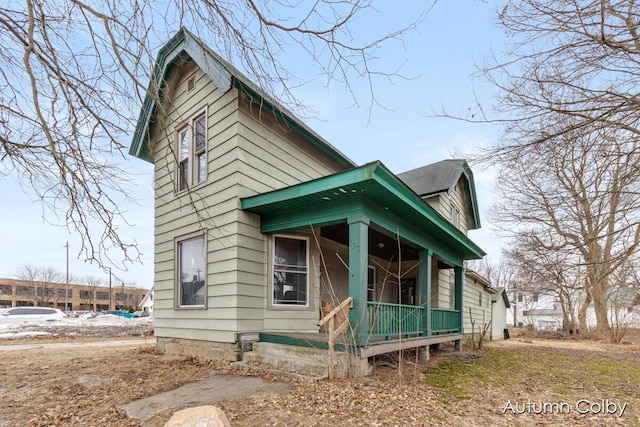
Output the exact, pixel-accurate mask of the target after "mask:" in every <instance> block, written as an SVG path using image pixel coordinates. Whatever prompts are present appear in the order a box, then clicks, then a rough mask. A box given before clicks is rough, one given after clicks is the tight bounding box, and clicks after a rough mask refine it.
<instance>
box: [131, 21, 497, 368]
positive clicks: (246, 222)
mask: <svg viewBox="0 0 640 427" xmlns="http://www.w3.org/2000/svg"><path fill="white" fill-rule="evenodd" d="M149 87H150V92H149V95H148V96H147V98H146V99H145V101H144V104H143V108H142V111H141V114H140V119H139V121H138V125H137V128H136V131H135V135H134V138H133V141H132V144H131V148H130V154H132V155H134V156H136V157H138V158H140V159H143V160H146V161H149V162H152V163H153V164H154V165H155V178H154V179H155V218H154V220H155V281H154V282H155V283H154V290H155V301H154V316H155V335H156V337H157V340H158V346H159V348H160V349H162V350H164V351H167V352H180V353H185V354H190V355H194V356H200V357H206V358H210V359H218V360H225V361H236V360H240V359H242V358H243V357H244V353H245V352H246V351H247V350H250V349H251V347H252V346H251V344H253V343H261V342H270V341H272V342H278V343H280V344H285V345H293V346H316V345H317V346H320V347H321V346H322V342H323V339H324V338H323V335H325V334H324V333H323V332H321V327H320V326H319V325H318V323H319V321H320V319H321V317H322V316H323V315H324V314H326V311H323V306H324V307H326V304H328V303H331V304H334V305H335V304H338V303H340V302H343V301H345V300H346V301H349V305H350V306H351V308H350V309H348V314H347V315H348V319H349V330H348V332H347V333H346V334H345V337H346V339H345V340H344V342H343V346H342V347H341V349H342V350H344V351H345V352H347V353H348V355H349V357H350V358H351V361H350V363H349V366H350V367H351V368H350V370H351V372H350V373H349V374H351V375H362V374H363V373H364V372H366V366H367V359H368V358H369V357H372V356H375V355H377V354H381V353H384V352H389V351H395V350H397V349H399V348H412V347H428V346H429V345H431V344H436V343H441V342H447V341H453V342H455V343H456V345H457V346H458V347H459V345H460V342H461V339H462V334H463V331H464V325H463V322H464V310H463V294H464V276H465V272H464V263H465V261H466V260H470V259H479V258H482V257H483V256H484V255H485V253H484V252H483V250H482V249H481V248H480V247H479V246H478V245H476V244H475V243H474V242H473V241H471V240H470V239H469V238H468V237H467V229H473V228H477V227H479V225H480V223H479V218H478V210H477V203H476V200H475V197H476V196H475V188H474V184H473V175H472V173H471V170H470V169H469V168H468V166H467V165H466V163H465V162H464V161H460V160H455V161H452V163H451V162H445V163H443V169H442V170H444V166H452V168H453V169H454V172H453V173H454V175H455V174H458V175H457V179H456V178H452V176H453V175H452V176H448V178H450V179H449V180H450V181H455V183H453V184H452V183H449V186H448V187H447V191H445V192H444V193H443V192H442V191H439V192H437V193H431V192H430V191H425V190H424V189H423V188H422V187H421V186H425V188H427V189H428V188H429V186H430V185H431V184H432V181H433V179H432V178H430V177H429V176H428V175H426V176H424V177H422V178H421V177H417V176H414V175H417V174H418V172H417V171H419V170H417V171H410V172H407V173H406V174H400V175H395V174H393V173H392V172H391V171H390V170H389V169H388V168H386V167H385V166H384V164H382V163H381V162H379V161H375V162H371V163H368V164H365V165H362V166H358V165H356V164H354V163H353V162H352V161H351V160H350V159H348V158H347V157H346V156H345V155H344V154H342V153H341V152H340V151H339V150H337V149H336V148H335V147H333V146H332V145H331V144H330V143H329V142H327V141H326V140H324V139H323V138H322V137H320V136H319V135H317V134H316V133H315V132H314V131H313V130H311V129H310V128H308V127H307V126H306V125H305V124H304V123H303V122H302V121H301V120H299V119H298V118H297V117H295V115H293V114H292V113H290V112H289V111H287V110H286V109H285V108H283V107H282V106H281V105H280V104H279V103H278V102H276V101H275V100H274V99H272V98H271V97H269V96H267V95H266V94H265V93H263V92H262V91H261V90H260V89H258V88H257V87H255V85H254V84H253V83H251V82H250V81H249V80H248V79H247V78H246V77H244V76H243V75H242V74H241V73H240V72H239V71H238V70H236V69H235V68H234V67H233V66H231V65H230V64H229V63H227V62H226V61H225V60H224V59H222V58H220V57H219V56H218V55H217V54H216V53H214V52H213V51H211V50H210V49H209V48H208V47H207V46H206V45H205V44H204V43H203V42H202V41H200V40H198V39H197V38H195V37H194V36H193V35H192V34H190V33H189V32H188V31H186V30H184V29H182V30H180V31H179V32H178V33H177V34H176V35H175V36H174V37H173V38H172V39H171V40H170V41H169V42H168V43H167V44H166V45H165V46H164V47H163V48H162V49H161V50H160V52H159V53H158V57H157V64H156V72H155V74H154V76H153V81H152V83H151V84H150V86H149ZM390 143H392V141H390ZM436 169H438V170H440V168H439V167H437V168H436ZM436 175H438V176H439V175H440V173H438V174H436ZM434 188H435V187H434ZM432 205H433V206H432ZM477 298H478V297H477V296H476V299H477ZM476 302H477V301H476ZM324 341H325V345H326V339H325V340H324Z"/></svg>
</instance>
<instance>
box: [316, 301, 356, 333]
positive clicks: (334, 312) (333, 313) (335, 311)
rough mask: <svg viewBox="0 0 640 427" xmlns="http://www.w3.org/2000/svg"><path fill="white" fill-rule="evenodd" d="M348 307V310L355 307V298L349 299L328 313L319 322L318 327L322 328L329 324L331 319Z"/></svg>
mask: <svg viewBox="0 0 640 427" xmlns="http://www.w3.org/2000/svg"><path fill="white" fill-rule="evenodd" d="M347 306H348V308H352V307H353V297H349V298H347V299H346V300H344V301H342V302H341V303H340V304H339V305H338V306H337V307H336V308H334V309H333V310H331V311H330V312H329V313H327V315H326V316H324V317H323V318H322V319H320V322H318V326H322V325H324V324H325V323H327V322H328V321H329V320H330V319H332V318H333V317H335V316H336V315H337V314H338V313H339V312H340V311H342V310H343V309H344V308H345V307H347Z"/></svg>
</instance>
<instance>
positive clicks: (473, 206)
mask: <svg viewBox="0 0 640 427" xmlns="http://www.w3.org/2000/svg"><path fill="white" fill-rule="evenodd" d="M463 175H464V177H465V178H466V187H467V191H466V195H467V206H469V212H468V213H467V215H468V216H469V219H470V220H471V221H470V222H469V225H470V226H469V229H478V228H480V211H479V210H478V199H477V197H476V185H475V182H474V181H473V172H471V169H470V168H469V167H468V166H465V167H464V172H463Z"/></svg>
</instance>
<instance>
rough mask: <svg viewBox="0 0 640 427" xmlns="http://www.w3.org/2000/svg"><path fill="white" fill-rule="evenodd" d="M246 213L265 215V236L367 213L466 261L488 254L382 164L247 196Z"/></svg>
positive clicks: (379, 222)
mask: <svg viewBox="0 0 640 427" xmlns="http://www.w3.org/2000/svg"><path fill="white" fill-rule="evenodd" d="M242 209H244V210H246V211H249V212H253V213H256V214H258V215H260V216H261V219H262V223H261V229H262V232H264V233H277V232H287V231H292V230H296V229H302V228H308V227H310V226H322V225H328V224H335V223H339V222H344V221H345V220H346V219H348V218H350V217H354V216H358V215H365V216H366V217H368V218H369V219H370V220H371V221H372V222H375V223H376V224H377V225H379V226H382V227H383V228H385V229H387V230H389V231H390V232H393V233H395V232H396V231H399V232H400V234H401V237H403V238H406V239H407V240H409V241H411V242H413V243H415V244H418V245H420V246H421V247H425V248H433V247H434V246H436V247H440V248H442V250H445V251H447V252H449V253H451V254H452V255H454V257H456V258H457V257H458V256H459V257H462V258H463V259H478V258H482V257H483V256H484V255H485V252H484V251H483V250H482V249H481V248H480V247H479V246H477V245H476V244H475V243H474V242H473V241H471V240H470V239H469V238H468V237H467V236H465V235H464V234H463V233H461V232H460V231H459V230H458V229H457V228H455V227H454V226H453V225H451V223H449V222H448V221H447V220H445V219H444V218H443V217H442V216H441V215H440V214H438V213H437V212H436V211H435V210H434V209H433V208H431V206H429V205H428V204H427V203H426V202H425V201H424V200H422V199H421V198H420V197H419V196H418V195H417V194H416V193H414V192H413V191H412V190H411V189H410V188H409V187H407V186H406V185H405V184H404V183H403V182H402V181H401V180H400V179H398V178H397V177H396V176H395V175H394V174H393V173H391V172H390V171H389V170H388V169H387V168H386V167H385V166H384V165H383V164H382V163H381V162H373V163H368V164H366V165H363V166H361V167H358V168H354V169H350V170H347V171H345V172H340V173H336V174H334V175H329V176H326V177H322V178H318V179H316V180H313V181H309V182H305V183H302V184H298V185H294V186H291V187H286V188H283V189H280V190H275V191H271V192H268V193H264V194H259V195H256V196H252V197H247V198H244V199H242ZM398 229H399V230H398Z"/></svg>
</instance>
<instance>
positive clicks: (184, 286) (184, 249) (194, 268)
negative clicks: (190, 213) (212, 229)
mask: <svg viewBox="0 0 640 427" xmlns="http://www.w3.org/2000/svg"><path fill="white" fill-rule="evenodd" d="M176 247H177V252H178V254H177V257H176V258H177V260H178V266H177V272H178V289H177V294H178V295H177V297H178V307H204V306H205V301H206V288H207V287H206V281H205V278H206V253H207V250H206V242H205V235H204V234H202V233H199V235H197V236H191V237H189V238H186V239H184V240H182V241H178V242H177V244H176Z"/></svg>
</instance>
